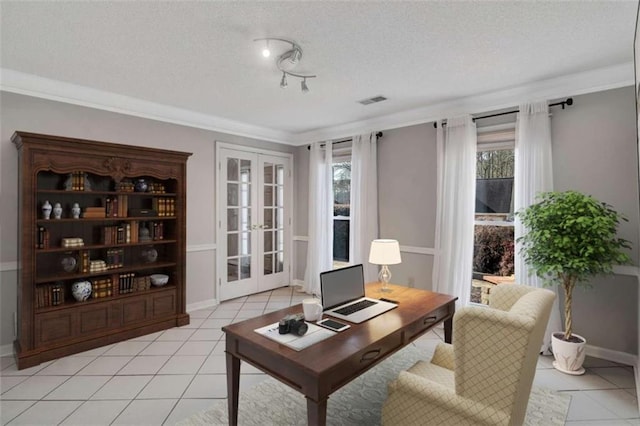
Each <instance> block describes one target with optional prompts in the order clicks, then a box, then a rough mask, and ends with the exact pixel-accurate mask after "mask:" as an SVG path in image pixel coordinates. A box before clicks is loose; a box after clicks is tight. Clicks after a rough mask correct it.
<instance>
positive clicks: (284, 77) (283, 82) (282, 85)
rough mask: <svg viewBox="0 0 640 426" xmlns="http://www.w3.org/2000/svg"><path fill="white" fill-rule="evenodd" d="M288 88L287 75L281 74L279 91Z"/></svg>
mask: <svg viewBox="0 0 640 426" xmlns="http://www.w3.org/2000/svg"><path fill="white" fill-rule="evenodd" d="M287 86H288V84H287V74H286V73H284V72H283V73H282V80H280V88H281V89H286V88H287Z"/></svg>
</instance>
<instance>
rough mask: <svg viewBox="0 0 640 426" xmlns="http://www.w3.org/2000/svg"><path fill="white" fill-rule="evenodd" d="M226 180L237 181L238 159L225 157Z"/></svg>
mask: <svg viewBox="0 0 640 426" xmlns="http://www.w3.org/2000/svg"><path fill="white" fill-rule="evenodd" d="M227 180H230V181H234V182H237V181H238V159H237V158H229V159H227Z"/></svg>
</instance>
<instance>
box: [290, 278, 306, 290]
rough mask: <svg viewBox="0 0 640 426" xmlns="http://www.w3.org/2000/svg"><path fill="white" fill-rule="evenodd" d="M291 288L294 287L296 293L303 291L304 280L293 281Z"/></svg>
mask: <svg viewBox="0 0 640 426" xmlns="http://www.w3.org/2000/svg"><path fill="white" fill-rule="evenodd" d="M291 287H294V288H295V290H296V291H302V289H303V288H304V280H291Z"/></svg>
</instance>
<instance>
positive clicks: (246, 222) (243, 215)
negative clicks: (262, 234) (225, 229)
mask: <svg viewBox="0 0 640 426" xmlns="http://www.w3.org/2000/svg"><path fill="white" fill-rule="evenodd" d="M250 228H251V207H247V208H243V209H240V230H241V231H249V230H250ZM230 231H231V230H230Z"/></svg>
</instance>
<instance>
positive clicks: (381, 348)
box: [222, 283, 457, 426]
mask: <svg viewBox="0 0 640 426" xmlns="http://www.w3.org/2000/svg"><path fill="white" fill-rule="evenodd" d="M380 287H381V284H380V283H370V284H367V286H366V295H367V296H368V297H372V298H380V297H386V298H389V299H392V300H397V301H398V302H399V306H398V307H397V308H396V309H393V310H391V311H388V312H386V313H384V314H382V315H379V316H377V317H375V318H372V319H370V320H369V321H365V322H363V323H361V324H351V328H350V329H348V330H345V331H343V332H341V333H338V334H336V335H335V336H333V337H331V338H329V339H327V340H324V341H322V342H319V343H316V344H314V345H312V346H310V347H308V348H305V349H303V350H301V351H299V352H296V351H294V350H293V349H290V348H288V347H287V346H284V345H281V344H279V343H277V342H275V341H273V340H271V339H268V338H267V337H264V336H262V335H260V334H258V333H256V332H254V331H253V330H255V329H256V328H259V327H263V326H265V325H268V324H273V323H275V322H278V321H279V320H280V319H282V317H284V316H285V315H286V314H289V313H295V312H302V306H301V305H296V306H291V307H289V308H286V309H281V310H279V311H276V312H272V313H269V314H265V315H262V316H260V317H256V318H251V319H248V320H246V321H242V322H239V323H235V324H230V325H228V326H226V327H223V328H222V331H224V332H225V333H226V350H225V352H226V357H227V391H228V395H227V398H228V408H229V424H230V425H237V423H238V395H239V386H240V360H243V361H245V362H248V363H249V364H251V365H253V366H254V367H256V368H258V369H260V370H262V371H264V372H265V373H267V374H269V375H270V376H272V377H274V378H276V379H278V380H280V381H281V382H282V383H285V384H287V385H289V386H291V387H292V388H293V389H295V390H297V391H298V392H301V393H302V394H304V395H305V397H306V398H307V421H308V424H309V425H321V426H322V425H325V424H326V418H327V399H328V398H329V395H330V394H331V393H333V392H335V391H336V390H338V389H339V388H341V387H342V386H344V385H345V384H347V383H349V382H350V381H351V380H353V379H355V378H356V377H358V376H359V375H361V374H362V373H364V372H365V371H367V370H368V369H370V368H371V367H373V366H374V365H376V364H378V363H379V362H381V361H382V360H384V359H385V358H387V357H388V356H389V355H391V354H393V353H394V352H396V351H398V350H399V349H401V348H403V347H404V346H406V345H407V344H409V343H410V342H411V341H413V340H414V339H416V338H417V337H419V336H420V335H422V334H423V333H425V332H426V331H427V330H429V329H430V328H431V327H433V326H434V325H436V324H438V323H440V322H442V321H444V330H445V341H447V342H451V332H452V324H453V314H454V312H455V301H456V299H457V298H456V297H454V296H449V295H446V294H440V293H433V292H431V291H425V290H418V289H413V288H408V287H401V286H397V285H390V287H391V289H392V290H393V291H392V292H387V293H382V292H380ZM341 321H342V320H341Z"/></svg>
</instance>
